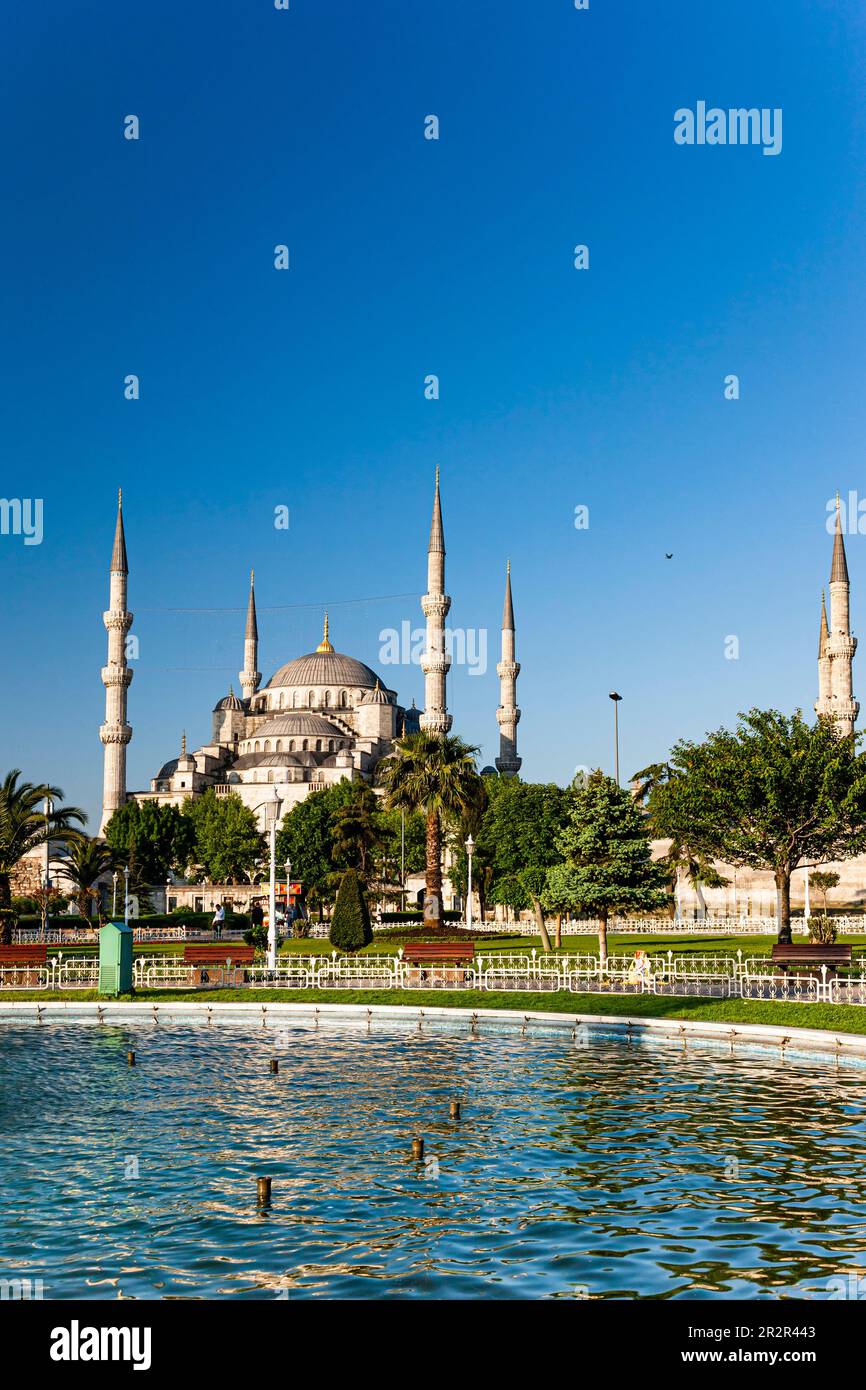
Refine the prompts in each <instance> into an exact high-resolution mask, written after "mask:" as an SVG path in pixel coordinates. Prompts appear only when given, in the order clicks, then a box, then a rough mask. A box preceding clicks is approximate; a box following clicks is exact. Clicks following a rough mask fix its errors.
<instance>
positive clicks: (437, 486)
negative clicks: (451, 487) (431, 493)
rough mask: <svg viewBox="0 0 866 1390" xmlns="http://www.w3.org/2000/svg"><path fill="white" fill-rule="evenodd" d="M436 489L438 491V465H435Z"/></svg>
mask: <svg viewBox="0 0 866 1390" xmlns="http://www.w3.org/2000/svg"><path fill="white" fill-rule="evenodd" d="M436 491H437V492H438V491H439V465H438V463H437V465H436Z"/></svg>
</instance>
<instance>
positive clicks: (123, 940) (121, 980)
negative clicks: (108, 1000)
mask: <svg viewBox="0 0 866 1390" xmlns="http://www.w3.org/2000/svg"><path fill="white" fill-rule="evenodd" d="M131 990H132V927H128V926H127V925H126V923H125V922H108V923H107V924H106V925H105V926H104V927H100V929H99V993H100V994H129V993H130V992H131Z"/></svg>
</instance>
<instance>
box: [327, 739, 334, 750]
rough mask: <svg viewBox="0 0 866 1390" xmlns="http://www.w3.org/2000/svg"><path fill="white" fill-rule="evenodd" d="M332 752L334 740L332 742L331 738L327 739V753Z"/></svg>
mask: <svg viewBox="0 0 866 1390" xmlns="http://www.w3.org/2000/svg"><path fill="white" fill-rule="evenodd" d="M333 751H334V740H333V739H332V738H329V739H328V752H329V753H333Z"/></svg>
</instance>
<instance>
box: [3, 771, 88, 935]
mask: <svg viewBox="0 0 866 1390" xmlns="http://www.w3.org/2000/svg"><path fill="white" fill-rule="evenodd" d="M20 776H21V772H20V770H19V769H18V768H13V769H12V771H11V772H7V774H6V776H5V777H4V779H3V781H2V782H0V916H7V917H8V916H9V914H11V910H12V874H13V872H14V871H15V869H16V868H17V866H18V865H19V864H20V862H21V860H22V859H23V858H24V856H25V854H29V853H30V852H31V851H32V850H34V849H38V848H39V846H40V845H44V844H45V843H46V841H51V840H58V841H60V843H61V844H69V843H70V842H71V841H73V840H74V839H75V838H76V837H77V836H78V835H79V834H80V831H79V830H78V829H77V828H76V827H75V825H74V824H73V822H76V821H77V822H78V824H79V825H84V823H85V821H86V820H87V816H86V815H85V813H84V812H83V811H80V810H79V809H78V807H77V806H58V802H60V801H62V800H63V792H62V791H61V790H60V788H59V787H51V786H48V785H47V784H44V783H43V784H41V785H37V784H35V783H33V782H21V783H20V784H19V781H18V778H19V777H20ZM46 797H48V798H49V799H50V802H51V804H52V807H53V808H54V809H52V811H51V812H50V813H49V814H48V815H46V813H45V811H44V810H43V809H41V808H42V803H43V802H44V801H45V798H46Z"/></svg>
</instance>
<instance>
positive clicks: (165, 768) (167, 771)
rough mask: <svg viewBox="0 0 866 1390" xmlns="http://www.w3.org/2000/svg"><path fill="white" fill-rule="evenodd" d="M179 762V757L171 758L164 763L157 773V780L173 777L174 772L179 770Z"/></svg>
mask: <svg viewBox="0 0 866 1390" xmlns="http://www.w3.org/2000/svg"><path fill="white" fill-rule="evenodd" d="M177 764H178V760H177V758H169V760H168V762H167V763H163V765H162V767H161V768H160V769H159V772H158V773H157V774H156V780H157V781H159V780H161V779H162V778H164V777H172V776H173V775H174V773H175V772H177Z"/></svg>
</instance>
